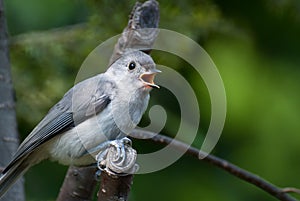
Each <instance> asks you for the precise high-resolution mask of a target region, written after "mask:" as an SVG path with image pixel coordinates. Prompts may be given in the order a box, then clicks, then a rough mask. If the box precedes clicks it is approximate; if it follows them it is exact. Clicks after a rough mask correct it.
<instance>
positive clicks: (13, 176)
mask: <svg viewBox="0 0 300 201" xmlns="http://www.w3.org/2000/svg"><path fill="white" fill-rule="evenodd" d="M28 169H29V163H27V162H26V160H21V161H19V162H17V163H16V164H14V165H13V166H11V167H10V168H9V169H5V170H4V171H3V173H2V174H1V175H0V198H1V197H2V196H3V195H4V194H5V193H6V191H7V190H8V189H9V188H10V187H11V186H12V185H13V184H14V183H15V182H16V180H17V179H18V178H20V177H21V176H22V175H23V174H24V173H25V172H26V171H27V170H28Z"/></svg>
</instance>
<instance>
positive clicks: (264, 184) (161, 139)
mask: <svg viewBox="0 0 300 201" xmlns="http://www.w3.org/2000/svg"><path fill="white" fill-rule="evenodd" d="M130 136H131V137H135V138H138V139H149V140H151V141H153V142H155V143H161V144H164V145H168V144H170V143H171V142H172V141H173V143H172V146H173V147H174V148H175V149H177V150H187V151H186V154H189V155H191V156H194V157H196V158H198V159H200V158H203V157H201V156H206V155H207V156H206V157H205V158H203V159H202V160H203V161H205V162H209V163H210V164H212V165H215V166H217V167H219V168H221V169H223V170H225V171H227V172H229V173H230V174H232V175H234V176H236V177H238V178H240V179H242V180H244V181H247V182H248V183H251V184H253V185H255V186H257V187H259V188H261V189H262V190H264V191H265V192H268V193H269V194H271V195H272V196H274V197H276V198H278V199H279V200H282V201H296V199H295V198H293V197H291V196H290V195H288V194H287V193H288V192H289V191H287V190H286V189H281V188H279V187H277V186H275V185H274V184H272V183H270V182H268V181H267V180H265V179H263V178H261V177H259V176H258V175H255V174H253V173H251V172H248V171H247V170H244V169H242V168H240V167H238V166H236V165H234V164H232V163H230V162H228V161H226V160H224V159H221V158H218V157H216V156H213V155H210V154H207V153H204V152H202V151H201V150H199V149H196V148H194V147H191V146H189V145H188V144H185V143H183V142H180V141H177V140H175V139H172V138H170V137H167V136H163V135H160V134H157V133H153V132H149V131H142V130H138V129H136V130H134V132H132V134H131V135H130ZM290 189H291V188H290ZM291 192H292V191H291Z"/></svg>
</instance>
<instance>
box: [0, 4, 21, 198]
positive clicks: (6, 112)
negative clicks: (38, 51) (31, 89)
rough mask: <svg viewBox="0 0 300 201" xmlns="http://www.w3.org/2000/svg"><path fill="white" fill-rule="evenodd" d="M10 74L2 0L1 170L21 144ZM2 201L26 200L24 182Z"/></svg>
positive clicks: (17, 185)
mask: <svg viewBox="0 0 300 201" xmlns="http://www.w3.org/2000/svg"><path fill="white" fill-rule="evenodd" d="M13 94H14V93H13V85H12V80H11V74H10V62H9V50H8V34H7V27H6V19H5V15H4V5H3V0H0V153H1V157H0V168H1V169H3V167H4V166H6V165H7V164H8V163H9V161H10V160H11V158H12V155H13V154H14V153H15V152H16V150H17V148H18V144H19V140H18V132H17V122H16V112H15V100H14V95H13ZM0 200H1V201H23V200H25V196H24V189H23V182H22V179H21V180H19V181H18V182H17V183H16V184H15V185H14V186H13V187H12V188H11V189H10V190H9V191H8V192H7V193H6V194H5V196H3V197H2V198H0Z"/></svg>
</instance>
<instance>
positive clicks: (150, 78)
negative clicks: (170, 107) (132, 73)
mask: <svg viewBox="0 0 300 201" xmlns="http://www.w3.org/2000/svg"><path fill="white" fill-rule="evenodd" d="M160 72H161V71H160V70H157V69H154V70H152V71H150V72H146V73H143V74H141V76H140V80H141V81H142V82H143V83H144V85H145V86H147V87H152V88H156V89H159V88H160V87H159V86H158V85H156V84H155V83H154V77H155V75H156V74H157V73H160Z"/></svg>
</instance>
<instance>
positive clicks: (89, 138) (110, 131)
mask: <svg viewBox="0 0 300 201" xmlns="http://www.w3.org/2000/svg"><path fill="white" fill-rule="evenodd" d="M159 72H160V71H159V70H158V69H157V68H156V64H155V63H154V61H153V59H152V58H151V56H150V55H148V54H146V53H144V52H142V51H140V50H128V51H126V52H125V53H124V54H123V55H122V56H120V57H119V58H118V59H117V60H116V61H114V62H113V63H112V64H111V65H110V66H109V67H108V68H107V70H106V71H105V72H104V73H101V74H97V75H95V76H93V77H91V78H88V79H86V80H84V81H81V82H79V83H77V84H76V85H74V86H73V87H72V88H71V89H70V90H69V91H67V92H66V93H65V95H64V96H63V98H62V99H61V100H60V101H59V102H58V103H56V104H55V105H54V106H53V107H52V108H51V109H50V110H49V111H48V113H47V114H46V115H45V117H44V118H43V119H42V120H41V121H40V122H39V123H38V124H37V126H36V127H35V128H34V129H33V130H32V132H31V133H30V134H29V135H28V136H27V137H26V138H25V140H24V141H23V142H22V143H21V144H20V146H19V148H18V149H17V151H16V153H15V155H14V156H13V158H12V160H11V161H10V163H9V164H8V165H7V166H6V168H5V169H4V170H3V171H2V173H1V174H0V197H2V196H3V195H4V194H5V192H6V191H7V190H8V189H9V188H10V187H11V186H12V185H13V184H14V183H15V182H16V180H17V179H18V178H19V177H21V176H22V175H23V174H24V173H25V172H26V171H27V170H28V169H29V168H30V167H32V166H33V165H35V164H37V163H39V162H41V161H42V160H46V159H49V160H52V161H57V162H58V163H61V164H63V165H74V166H89V165H90V164H94V163H95V162H96V160H95V156H96V154H97V152H96V151H95V150H97V149H95V147H102V146H101V144H104V143H105V142H109V141H113V140H116V139H121V138H123V137H126V136H127V135H128V134H129V133H130V132H131V131H132V130H133V129H134V128H135V126H136V125H137V124H138V123H139V122H140V120H141V118H142V115H143V113H144V112H145V110H146V109H147V106H148V102H149V98H150V95H149V92H150V91H151V89H152V88H159V86H158V85H156V84H155V83H154V78H155V75H156V74H157V73H159ZM91 150H92V151H91Z"/></svg>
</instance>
